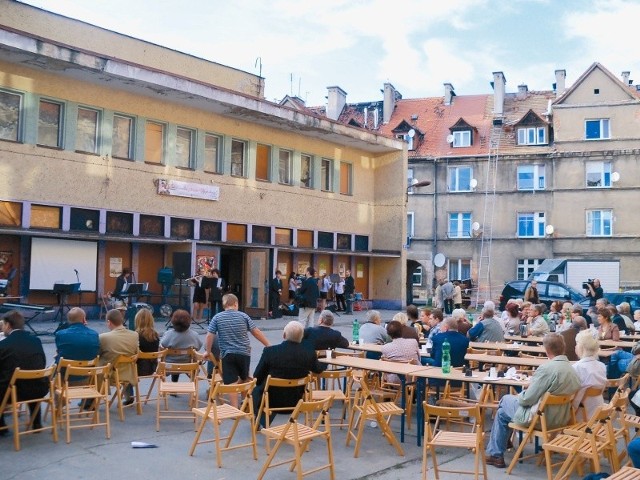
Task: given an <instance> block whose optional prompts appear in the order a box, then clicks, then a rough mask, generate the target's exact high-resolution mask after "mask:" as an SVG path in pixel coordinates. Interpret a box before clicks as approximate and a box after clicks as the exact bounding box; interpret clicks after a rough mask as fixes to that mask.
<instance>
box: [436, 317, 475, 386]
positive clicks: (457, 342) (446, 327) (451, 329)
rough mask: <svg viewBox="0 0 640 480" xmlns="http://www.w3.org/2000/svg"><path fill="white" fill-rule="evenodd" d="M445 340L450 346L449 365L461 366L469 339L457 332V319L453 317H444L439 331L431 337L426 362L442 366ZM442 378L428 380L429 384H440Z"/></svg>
mask: <svg viewBox="0 0 640 480" xmlns="http://www.w3.org/2000/svg"><path fill="white" fill-rule="evenodd" d="M445 340H446V341H448V342H449V345H450V346H451V350H450V355H451V366H452V367H462V366H463V365H464V363H465V361H464V356H465V355H466V354H467V349H468V348H469V339H468V338H467V337H465V336H464V335H462V334H461V333H460V332H458V321H457V320H456V319H455V318H453V317H450V318H446V319H445V320H444V321H443V322H442V330H441V332H440V333H439V334H438V335H436V336H435V337H433V346H432V347H431V358H430V359H427V362H426V363H427V364H429V365H433V366H434V367H441V366H442V344H443V343H444V342H445ZM444 384H445V381H444V380H429V385H436V386H442V385H444Z"/></svg>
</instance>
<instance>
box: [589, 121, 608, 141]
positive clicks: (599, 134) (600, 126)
mask: <svg viewBox="0 0 640 480" xmlns="http://www.w3.org/2000/svg"><path fill="white" fill-rule="evenodd" d="M584 138H586V139H587V140H603V139H607V138H611V129H610V122H609V119H608V118H595V119H593V120H585V122H584Z"/></svg>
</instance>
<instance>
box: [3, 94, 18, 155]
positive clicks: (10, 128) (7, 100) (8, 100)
mask: <svg viewBox="0 0 640 480" xmlns="http://www.w3.org/2000/svg"><path fill="white" fill-rule="evenodd" d="M21 115H22V95H18V94H17V93H11V92H6V91H2V90H0V139H1V140H12V141H14V142H17V141H19V140H20V120H21Z"/></svg>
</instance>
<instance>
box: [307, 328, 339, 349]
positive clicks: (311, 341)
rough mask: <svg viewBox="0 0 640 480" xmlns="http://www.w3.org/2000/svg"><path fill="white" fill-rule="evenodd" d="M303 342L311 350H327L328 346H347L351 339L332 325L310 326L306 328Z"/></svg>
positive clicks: (332, 347)
mask: <svg viewBox="0 0 640 480" xmlns="http://www.w3.org/2000/svg"><path fill="white" fill-rule="evenodd" d="M303 343H305V344H307V345H308V346H309V348H310V349H311V350H314V351H315V350H326V349H327V348H331V349H335V348H347V347H348V346H349V340H347V339H346V338H344V337H343V336H342V334H341V333H340V332H339V331H338V330H334V329H333V328H330V327H323V326H317V327H310V328H305V329H304V340H303Z"/></svg>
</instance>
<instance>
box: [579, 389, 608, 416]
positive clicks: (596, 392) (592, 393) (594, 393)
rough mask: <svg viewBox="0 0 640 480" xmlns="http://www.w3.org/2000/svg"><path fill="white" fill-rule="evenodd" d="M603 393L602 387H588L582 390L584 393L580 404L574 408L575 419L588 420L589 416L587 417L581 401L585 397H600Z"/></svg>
mask: <svg viewBox="0 0 640 480" xmlns="http://www.w3.org/2000/svg"><path fill="white" fill-rule="evenodd" d="M603 393H604V387H589V388H587V389H586V390H585V391H584V395H583V396H582V402H581V403H580V405H578V408H577V410H576V419H577V420H578V421H579V422H587V421H588V420H589V418H588V417H587V410H586V408H585V407H584V404H583V402H584V401H585V400H586V399H587V398H592V397H601V396H602V394H603Z"/></svg>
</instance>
